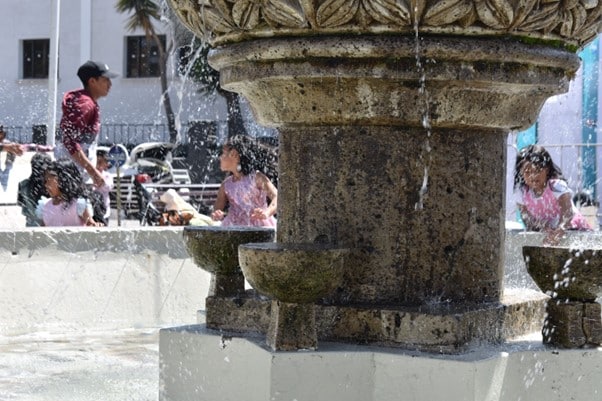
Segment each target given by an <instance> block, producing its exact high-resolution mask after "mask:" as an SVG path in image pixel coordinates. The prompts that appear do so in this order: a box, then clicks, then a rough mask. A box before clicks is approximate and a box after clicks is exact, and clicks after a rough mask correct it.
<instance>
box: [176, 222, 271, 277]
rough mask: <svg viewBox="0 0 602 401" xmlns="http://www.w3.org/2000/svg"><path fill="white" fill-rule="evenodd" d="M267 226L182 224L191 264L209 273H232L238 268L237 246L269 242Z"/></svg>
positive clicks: (269, 230) (269, 236)
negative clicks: (192, 261) (192, 260)
mask: <svg viewBox="0 0 602 401" xmlns="http://www.w3.org/2000/svg"><path fill="white" fill-rule="evenodd" d="M274 238H275V230H274V229H273V228H268V227H220V226H186V227H184V239H185V241H186V249H187V250H188V253H189V254H190V256H191V257H192V258H193V259H194V263H195V264H196V265H197V266H199V267H200V268H201V269H203V270H206V271H208V272H210V273H224V274H232V273H236V272H238V271H240V269H239V267H238V246H239V245H240V244H245V243H247V242H265V241H273V240H274Z"/></svg>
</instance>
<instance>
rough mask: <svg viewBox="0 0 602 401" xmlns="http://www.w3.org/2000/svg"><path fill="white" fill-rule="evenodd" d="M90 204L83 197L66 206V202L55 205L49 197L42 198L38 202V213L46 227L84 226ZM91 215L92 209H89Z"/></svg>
mask: <svg viewBox="0 0 602 401" xmlns="http://www.w3.org/2000/svg"><path fill="white" fill-rule="evenodd" d="M88 207H89V205H88V203H87V201H86V200H85V199H83V198H79V199H77V200H76V201H73V202H71V203H70V204H69V205H68V206H67V207H66V208H65V204H64V203H60V204H58V205H55V204H53V203H52V200H51V199H49V198H42V199H41V200H40V202H39V203H38V208H37V210H36V215H37V216H38V217H39V218H41V219H42V221H43V222H44V226H46V227H65V226H84V225H85V221H84V219H83V218H82V215H83V214H84V211H85V210H86V208H88ZM88 212H90V215H92V213H91V210H89V209H88Z"/></svg>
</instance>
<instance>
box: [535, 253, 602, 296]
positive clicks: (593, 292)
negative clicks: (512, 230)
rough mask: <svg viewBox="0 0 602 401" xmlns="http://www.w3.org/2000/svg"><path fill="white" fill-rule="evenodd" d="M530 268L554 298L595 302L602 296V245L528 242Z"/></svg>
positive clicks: (542, 287) (538, 283) (543, 288)
mask: <svg viewBox="0 0 602 401" xmlns="http://www.w3.org/2000/svg"><path fill="white" fill-rule="evenodd" d="M523 256H524V258H525V263H526V265H527V271H528V272H529V274H530V275H531V277H532V278H533V281H535V283H536V284H537V286H538V287H539V289H540V290H541V291H543V292H545V293H546V294H548V295H550V296H551V297H552V298H556V299H568V300H574V301H583V302H593V301H595V299H596V298H598V297H600V296H602V247H600V248H598V249H592V248H589V249H576V248H569V247H558V246H557V247H539V246H524V247H523Z"/></svg>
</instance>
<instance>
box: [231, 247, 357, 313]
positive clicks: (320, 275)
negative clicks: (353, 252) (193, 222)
mask: <svg viewBox="0 0 602 401" xmlns="http://www.w3.org/2000/svg"><path fill="white" fill-rule="evenodd" d="M348 253H349V249H344V248H335V247H332V246H328V245H322V244H283V243H276V242H272V243H247V244H244V245H240V246H239V247H238V258H239V260H240V267H241V269H242V271H243V274H244V276H245V278H246V280H247V281H248V282H249V284H251V286H252V287H253V288H255V289H256V290H257V291H259V292H260V293H263V294H264V295H267V296H269V297H271V298H272V299H277V300H279V301H282V302H287V303H295V304H309V303H314V302H316V301H317V300H318V299H320V298H322V297H325V296H327V295H329V294H330V293H331V292H332V291H334V290H335V289H336V288H337V286H338V285H340V283H341V281H342V278H343V269H344V268H345V257H346V256H347V255H348Z"/></svg>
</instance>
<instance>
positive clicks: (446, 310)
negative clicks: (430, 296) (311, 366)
mask: <svg viewBox="0 0 602 401" xmlns="http://www.w3.org/2000/svg"><path fill="white" fill-rule="evenodd" d="M547 299H548V297H546V296H545V295H543V294H541V293H539V292H535V291H520V292H519V291H509V294H507V295H506V296H504V298H503V299H502V302H501V303H500V304H490V305H480V306H477V305H472V306H471V305H464V306H462V307H460V306H458V305H455V306H449V305H448V306H441V305H440V306H436V305H433V306H432V307H430V308H424V307H421V308H417V307H395V308H392V307H391V308H386V307H381V308H376V307H375V308H368V307H360V306H355V307H353V306H333V305H312V308H315V316H316V330H317V338H318V339H319V340H320V341H342V342H347V343H360V344H363V343H367V344H380V345H389V346H395V347H401V348H405V349H414V350H421V351H429V352H444V353H457V352H462V351H466V350H467V349H468V347H469V346H470V345H474V344H479V343H498V342H500V341H503V340H504V339H507V338H512V337H516V336H520V335H524V334H527V333H531V332H533V331H534V330H538V329H539V328H540V327H541V322H543V320H544V308H545V302H546V300H547ZM206 302H207V317H206V322H207V327H210V328H212V329H219V330H225V331H231V332H238V333H263V334H268V333H269V332H270V330H271V329H270V328H269V326H270V323H273V324H274V329H275V328H277V327H278V322H277V318H275V317H274V316H272V315H271V311H272V310H273V308H272V307H271V303H272V302H273V301H270V300H269V299H266V298H259V297H257V296H254V295H253V293H252V291H251V292H250V291H247V295H246V298H244V299H243V298H239V299H236V298H229V299H228V298H218V297H208V298H207V301H206ZM297 330H298V329H295V331H294V332H297ZM300 332H301V333H302V332H303V331H300ZM272 335H273V334H272ZM284 335H285V336H286V335H287V334H284ZM285 338H289V337H285ZM292 341H293V339H292V338H289V340H288V341H287V342H286V343H287V344H291V343H292Z"/></svg>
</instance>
